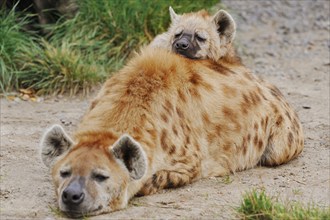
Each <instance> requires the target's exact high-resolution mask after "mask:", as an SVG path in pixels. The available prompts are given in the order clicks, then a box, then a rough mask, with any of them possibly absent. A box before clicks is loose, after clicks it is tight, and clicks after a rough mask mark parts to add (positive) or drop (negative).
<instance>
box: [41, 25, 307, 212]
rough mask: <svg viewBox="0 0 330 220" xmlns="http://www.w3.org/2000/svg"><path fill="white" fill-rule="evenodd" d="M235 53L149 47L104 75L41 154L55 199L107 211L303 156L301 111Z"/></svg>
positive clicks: (73, 208) (65, 205) (53, 131)
mask: <svg viewBox="0 0 330 220" xmlns="http://www.w3.org/2000/svg"><path fill="white" fill-rule="evenodd" d="M232 31H235V30H232ZM228 34H230V33H228ZM232 57H234V55H233V54H226V55H225V57H223V59H220V60H218V61H217V62H215V61H214V60H213V59H196V60H192V59H188V58H186V57H184V56H181V55H179V54H177V53H172V52H170V51H168V50H165V49H161V48H160V49H158V50H155V49H154V48H152V47H147V48H145V49H144V50H142V52H140V53H139V54H138V55H136V56H135V57H133V58H132V59H131V60H130V62H128V64H127V65H126V66H125V67H124V68H123V69H122V70H120V71H119V72H118V73H116V74H114V75H113V76H112V77H111V78H110V79H108V80H107V81H106V83H105V84H104V86H103V88H102V89H101V91H100V92H99V94H98V95H97V97H96V98H95V100H94V101H93V102H92V104H91V107H90V108H89V110H88V111H87V112H86V113H85V115H84V117H83V119H82V121H81V123H80V124H79V126H78V128H77V130H76V132H75V134H74V137H73V138H72V139H71V138H70V137H69V135H67V134H66V133H65V131H64V130H63V128H62V127H60V126H59V125H54V126H53V127H51V128H50V129H49V130H48V131H47V132H46V133H45V135H44V137H43V139H42V141H41V157H42V160H43V162H44V163H45V164H46V165H47V166H48V167H50V168H51V173H52V178H53V182H54V185H55V189H56V195H57V198H58V204H59V208H60V209H61V210H62V211H63V212H66V213H68V214H69V215H72V216H81V215H85V214H89V215H95V214H100V213H105V212H111V211H115V210H118V209H122V208H124V207H126V205H127V203H128V200H129V199H131V198H132V197H133V196H134V195H137V194H139V195H148V194H152V193H156V192H157V191H159V190H161V189H164V188H172V187H179V186H183V185H186V184H189V183H192V182H195V181H197V180H199V179H201V178H207V177H211V176H223V175H227V174H229V173H232V172H236V171H241V170H245V169H249V168H252V167H254V166H256V165H265V166H275V165H279V164H283V163H286V162H288V161H289V160H291V159H293V158H295V157H297V156H298V155H299V154H300V153H301V151H302V150H303V146H304V138H303V131H302V126H301V124H300V122H299V119H298V116H297V114H296V113H295V111H294V110H293V108H292V107H291V106H290V105H289V104H288V103H287V102H286V100H285V98H284V96H283V95H282V94H281V92H280V91H279V90H278V89H277V88H276V87H275V86H273V85H271V84H269V83H267V82H265V81H263V80H260V79H258V78H257V77H256V76H254V75H253V74H252V73H251V72H250V71H249V70H248V69H247V68H245V67H244V66H243V65H242V64H241V63H240V62H239V59H233V58H232Z"/></svg>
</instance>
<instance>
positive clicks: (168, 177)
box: [138, 170, 193, 196]
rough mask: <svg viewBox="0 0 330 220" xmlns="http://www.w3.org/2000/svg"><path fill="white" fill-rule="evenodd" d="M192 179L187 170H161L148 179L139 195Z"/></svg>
mask: <svg viewBox="0 0 330 220" xmlns="http://www.w3.org/2000/svg"><path fill="white" fill-rule="evenodd" d="M192 181H193V178H192V176H191V175H188V174H187V172H180V171H169V170H160V171H158V172H156V173H155V174H154V175H153V176H152V178H150V179H148V180H147V181H146V183H145V184H144V185H143V187H142V188H141V190H140V191H139V193H138V195H139V196H142V195H150V194H154V193H156V192H158V191H160V190H162V189H166V188H175V187H180V186H184V185H187V184H189V183H191V182H192Z"/></svg>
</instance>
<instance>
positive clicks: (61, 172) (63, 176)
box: [60, 170, 71, 178]
mask: <svg viewBox="0 0 330 220" xmlns="http://www.w3.org/2000/svg"><path fill="white" fill-rule="evenodd" d="M60 175H61V177H62V178H68V177H70V176H71V172H70V171H68V170H63V171H60Z"/></svg>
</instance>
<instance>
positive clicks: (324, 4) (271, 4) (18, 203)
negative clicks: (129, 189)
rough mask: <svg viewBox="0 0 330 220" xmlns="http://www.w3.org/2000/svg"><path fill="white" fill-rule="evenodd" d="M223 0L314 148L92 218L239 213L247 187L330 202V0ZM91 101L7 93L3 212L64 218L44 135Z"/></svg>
mask: <svg viewBox="0 0 330 220" xmlns="http://www.w3.org/2000/svg"><path fill="white" fill-rule="evenodd" d="M222 3H223V4H224V5H225V6H226V7H227V10H228V11H229V12H230V13H231V14H232V15H233V16H234V19H235V20H236V22H237V27H238V31H237V39H236V43H237V46H238V47H239V52H240V54H241V55H242V58H243V61H244V62H245V64H246V65H247V66H248V67H250V69H252V70H253V71H254V72H255V73H256V74H257V75H259V76H261V77H263V78H264V79H265V80H267V81H270V82H272V83H273V84H275V85H276V86H278V87H279V88H280V90H281V91H282V92H283V93H284V95H285V96H286V98H287V99H288V100H289V102H290V103H291V104H292V105H293V106H294V107H295V109H296V110H297V112H298V115H299V116H300V119H301V120H302V123H303V127H304V131H305V136H306V145H305V150H304V152H303V153H302V155H301V156H299V158H298V159H296V160H293V161H292V162H290V163H288V164H286V165H283V166H279V167H274V168H265V167H257V168H255V169H251V170H247V171H243V172H238V173H235V174H233V175H231V176H230V177H224V178H210V179H205V180H201V181H199V182H197V183H195V184H192V185H189V186H186V187H182V188H179V189H173V190H166V191H164V192H162V193H158V194H156V195H152V196H145V197H140V198H134V199H133V200H132V201H131V202H130V204H129V206H128V207H127V209H125V210H122V211H118V212H114V213H111V214H108V215H101V216H96V217H92V218H91V219H105V218H106V219H111V218H113V219H132V218H139V219H141V218H148V219H150V218H161V219H185V218H189V219H214V218H218V219H219V218H234V217H237V216H235V211H234V208H235V207H237V206H238V204H239V202H240V199H241V194H242V193H243V192H245V191H246V190H250V189H252V188H262V187H264V188H265V189H266V192H268V193H269V194H271V195H273V196H277V197H279V198H280V200H282V201H289V200H290V201H301V202H303V203H306V204H307V203H315V204H317V205H319V206H321V207H329V205H330V204H329V203H330V189H329V186H330V185H329V184H330V182H329V179H330V172H329V168H330V161H329V160H330V159H329V158H330V155H329V154H330V127H329V123H330V118H329V117H330V116H329V115H330V106H329V82H330V79H329V75H330V55H329V49H330V38H329V33H330V32H329V31H330V30H329V27H330V23H329V16H330V15H329V11H330V3H329V1H322V0H318V1H307V0H306V1H304V0H302V1H278V0H272V1H259V0H255V1H251V0H250V1H241V0H234V1H233V0H223V1H222ZM89 99H90V98H85V99H79V98H75V99H66V98H65V97H64V98H63V97H62V98H60V99H57V98H51V99H45V100H44V101H42V102H40V103H37V102H24V101H19V102H17V101H7V100H4V99H1V127H0V129H1V151H0V201H1V203H0V217H1V219H19V218H40V219H54V218H59V217H60V215H59V214H58V212H57V211H56V207H57V204H56V201H55V192H54V188H53V185H52V184H51V178H50V174H49V171H48V169H47V168H46V167H44V165H43V164H42V162H41V160H40V158H39V154H38V145H39V140H40V138H41V135H42V133H43V132H44V130H45V129H46V128H47V127H49V126H50V125H52V124H55V123H57V124H62V125H63V126H64V127H65V128H66V130H67V131H68V132H69V133H71V132H72V131H73V130H74V129H75V126H76V125H77V123H78V122H79V119H80V117H81V116H82V115H83V113H84V112H85V110H86V109H87V107H88V104H89Z"/></svg>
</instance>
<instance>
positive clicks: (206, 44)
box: [149, 7, 236, 62]
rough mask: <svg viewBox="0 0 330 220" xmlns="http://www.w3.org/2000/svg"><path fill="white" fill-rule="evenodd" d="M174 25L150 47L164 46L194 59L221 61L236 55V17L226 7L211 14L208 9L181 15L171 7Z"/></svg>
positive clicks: (157, 37) (156, 38) (172, 23)
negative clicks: (234, 43) (234, 46)
mask: <svg viewBox="0 0 330 220" xmlns="http://www.w3.org/2000/svg"><path fill="white" fill-rule="evenodd" d="M169 11H170V17H171V25H170V27H169V29H168V31H167V32H165V33H163V34H160V35H158V36H156V37H155V39H154V40H153V41H152V42H151V43H150V45H149V46H150V47H153V48H164V49H166V50H169V51H172V52H175V53H178V54H181V55H183V56H185V57H187V58H190V59H211V60H214V61H216V62H217V61H218V60H219V59H221V58H223V57H226V58H227V59H228V58H236V57H235V53H234V51H233V47H232V42H233V40H234V37H235V33H236V24H235V22H234V20H233V18H232V17H231V16H230V14H228V13H227V12H226V11H224V10H219V11H218V12H217V13H216V14H215V15H213V16H210V15H209V14H208V13H207V12H206V11H205V10H202V11H199V12H193V13H187V14H183V15H178V14H176V13H175V12H174V10H173V9H172V8H171V7H170V8H169Z"/></svg>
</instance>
